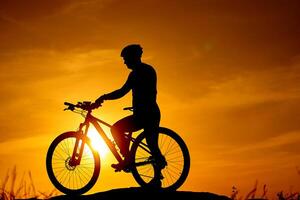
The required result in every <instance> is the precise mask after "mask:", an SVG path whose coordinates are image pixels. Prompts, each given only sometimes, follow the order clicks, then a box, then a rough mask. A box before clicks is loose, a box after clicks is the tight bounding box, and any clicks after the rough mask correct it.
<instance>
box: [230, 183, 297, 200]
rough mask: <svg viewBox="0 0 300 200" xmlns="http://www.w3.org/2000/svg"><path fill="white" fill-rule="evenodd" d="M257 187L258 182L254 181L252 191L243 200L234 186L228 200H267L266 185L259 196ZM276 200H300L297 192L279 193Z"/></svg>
mask: <svg viewBox="0 0 300 200" xmlns="http://www.w3.org/2000/svg"><path fill="white" fill-rule="evenodd" d="M257 186H258V181H257V180H256V181H255V184H254V187H253V189H252V190H250V191H249V192H248V193H247V195H246V196H245V198H244V197H243V196H240V197H239V190H238V189H237V188H236V187H235V186H233V187H232V193H231V196H230V198H231V199H232V200H267V199H268V196H267V192H268V189H267V185H266V184H264V186H263V191H262V194H261V195H258V194H257ZM276 199H277V200H300V193H299V192H289V193H285V192H283V191H280V192H278V193H277V196H276Z"/></svg>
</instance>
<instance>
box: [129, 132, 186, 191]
mask: <svg viewBox="0 0 300 200" xmlns="http://www.w3.org/2000/svg"><path fill="white" fill-rule="evenodd" d="M146 144H147V143H146V139H145V138H144V139H143V140H142V141H141V142H140V144H139V146H138V148H137V150H136V154H135V163H136V164H135V165H136V171H137V173H138V174H139V176H140V179H141V180H142V181H143V182H144V183H145V184H147V183H149V182H150V181H151V180H152V179H153V178H154V173H155V166H154V165H155V162H154V160H153V158H152V156H151V153H150V150H149V148H148V147H147V145H146ZM158 145H159V148H160V151H161V153H162V155H163V156H164V157H165V159H166V162H167V165H166V166H165V168H164V169H162V170H161V182H162V188H169V187H172V186H173V185H175V184H176V183H177V182H178V181H179V179H180V178H181V175H182V173H183V171H184V166H185V160H184V155H183V152H182V148H181V147H180V145H179V144H178V142H177V141H176V140H175V139H173V138H172V137H171V136H169V135H167V134H162V133H160V134H159V139H158ZM141 163H144V164H141Z"/></svg>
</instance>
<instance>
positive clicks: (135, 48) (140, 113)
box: [95, 44, 166, 187]
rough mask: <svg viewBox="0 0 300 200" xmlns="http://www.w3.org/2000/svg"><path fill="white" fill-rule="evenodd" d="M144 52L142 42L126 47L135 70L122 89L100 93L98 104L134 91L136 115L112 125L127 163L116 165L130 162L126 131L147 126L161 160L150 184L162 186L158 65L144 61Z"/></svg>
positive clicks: (152, 148)
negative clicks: (157, 87)
mask: <svg viewBox="0 0 300 200" xmlns="http://www.w3.org/2000/svg"><path fill="white" fill-rule="evenodd" d="M142 53H143V50H142V47H141V46H140V45H138V44H131V45H128V46H126V47H125V48H124V49H123V50H122V52H121V57H123V59H124V64H125V65H126V66H127V67H128V68H129V69H130V70H132V71H131V72H130V74H129V76H128V78H127V81H126V82H125V84H124V85H123V86H122V87H121V88H120V89H118V90H115V91H113V92H111V93H108V94H104V95H102V96H100V97H99V98H98V99H97V100H96V101H95V105H96V106H100V105H101V103H102V102H103V101H104V100H114V99H119V98H121V97H123V96H124V95H125V94H127V93H128V92H129V91H130V90H131V91H132V107H133V115H130V116H127V117H125V118H123V119H121V120H119V121H117V122H116V123H115V124H114V125H113V126H112V128H111V132H112V135H113V137H114V139H115V141H116V144H117V145H118V147H119V148H120V153H121V154H122V156H123V157H124V161H123V162H121V163H118V164H112V167H113V168H115V170H116V171H120V170H122V169H124V168H125V167H128V166H129V165H130V159H129V157H130V155H129V140H128V139H127V137H126V134H125V133H131V132H135V131H138V130H140V129H144V132H145V134H146V141H147V144H148V145H149V148H150V151H151V154H152V155H153V157H154V159H155V161H156V162H157V166H156V173H155V175H154V178H153V179H152V181H151V182H150V183H149V185H150V186H155V187H161V181H160V177H161V174H160V170H161V169H163V168H164V167H165V165H166V161H165V158H164V157H163V155H162V154H161V152H160V150H159V147H158V128H159V123H160V110H159V107H158V105H157V102H156V95H157V90H156V85H157V77H156V72H155V70H154V68H153V67H152V66H150V65H148V64H145V63H143V62H142V61H141V57H142Z"/></svg>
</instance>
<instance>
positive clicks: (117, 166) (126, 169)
mask: <svg viewBox="0 0 300 200" xmlns="http://www.w3.org/2000/svg"><path fill="white" fill-rule="evenodd" d="M111 167H112V168H114V169H115V172H120V171H122V170H123V171H124V172H130V170H131V169H130V168H131V162H129V160H128V159H126V158H125V160H124V161H122V162H120V163H117V164H112V165H111Z"/></svg>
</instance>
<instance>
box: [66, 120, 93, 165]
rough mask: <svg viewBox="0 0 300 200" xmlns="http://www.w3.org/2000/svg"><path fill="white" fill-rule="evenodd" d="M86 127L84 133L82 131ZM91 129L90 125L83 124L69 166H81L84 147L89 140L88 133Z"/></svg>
mask: <svg viewBox="0 0 300 200" xmlns="http://www.w3.org/2000/svg"><path fill="white" fill-rule="evenodd" d="M84 127H85V129H84V131H83V130H82V129H83V128H84ZM88 129H89V123H81V124H80V126H79V130H78V137H77V138H76V142H75V146H74V149H73V153H72V157H71V159H70V160H69V165H70V166H72V167H76V166H77V165H79V164H80V161H81V158H82V153H83V149H84V145H85V143H86V139H87V133H88Z"/></svg>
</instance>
